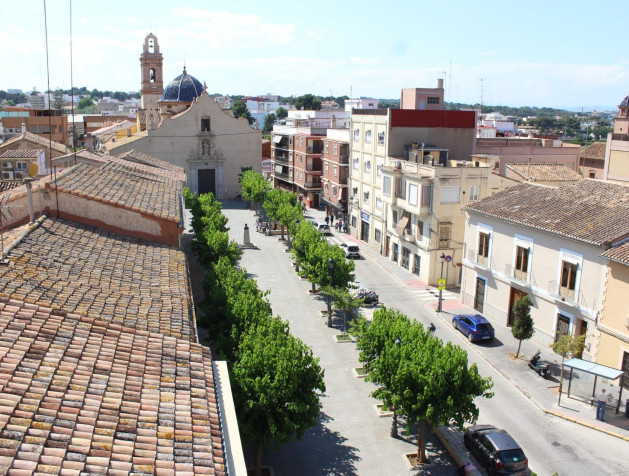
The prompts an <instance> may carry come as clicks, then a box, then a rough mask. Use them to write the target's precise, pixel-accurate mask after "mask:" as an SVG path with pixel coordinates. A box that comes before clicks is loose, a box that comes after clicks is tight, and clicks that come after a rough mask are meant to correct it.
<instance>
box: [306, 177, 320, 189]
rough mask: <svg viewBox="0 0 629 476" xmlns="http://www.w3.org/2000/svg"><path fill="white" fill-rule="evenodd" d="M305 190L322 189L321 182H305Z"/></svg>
mask: <svg viewBox="0 0 629 476" xmlns="http://www.w3.org/2000/svg"><path fill="white" fill-rule="evenodd" d="M304 188H321V180H315V179H313V180H311V181H309V182H304Z"/></svg>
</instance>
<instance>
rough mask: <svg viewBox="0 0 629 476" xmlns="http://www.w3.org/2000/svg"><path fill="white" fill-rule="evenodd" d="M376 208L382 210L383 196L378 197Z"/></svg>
mask: <svg viewBox="0 0 629 476" xmlns="http://www.w3.org/2000/svg"><path fill="white" fill-rule="evenodd" d="M376 208H377V209H378V210H382V197H376Z"/></svg>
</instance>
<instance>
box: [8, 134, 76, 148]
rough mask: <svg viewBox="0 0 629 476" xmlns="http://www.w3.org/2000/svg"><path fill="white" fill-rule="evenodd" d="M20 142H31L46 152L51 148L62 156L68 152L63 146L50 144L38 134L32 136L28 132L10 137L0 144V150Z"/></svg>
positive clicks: (53, 142) (54, 143) (56, 143)
mask: <svg viewBox="0 0 629 476" xmlns="http://www.w3.org/2000/svg"><path fill="white" fill-rule="evenodd" d="M22 141H28V142H32V143H33V144H37V145H39V146H41V147H42V148H43V149H46V150H48V148H49V147H50V148H52V150H56V151H57V152H61V153H64V154H65V153H67V152H68V148H67V147H66V146H65V145H63V144H60V143H59V142H55V141H52V143H51V142H50V140H48V139H46V138H45V137H43V136H40V135H38V134H33V133H32V132H28V131H26V132H23V133H21V134H20V135H18V136H15V137H12V138H11V139H9V140H8V141H5V142H3V143H2V144H0V149H4V148H6V147H8V146H10V145H13V144H16V143H18V142H22Z"/></svg>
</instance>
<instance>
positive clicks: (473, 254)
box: [439, 240, 489, 269]
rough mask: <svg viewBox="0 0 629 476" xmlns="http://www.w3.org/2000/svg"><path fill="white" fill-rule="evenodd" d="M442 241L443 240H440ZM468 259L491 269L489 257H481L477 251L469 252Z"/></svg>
mask: <svg viewBox="0 0 629 476" xmlns="http://www.w3.org/2000/svg"><path fill="white" fill-rule="evenodd" d="M439 241H441V240H439ZM467 259H468V260H469V261H471V262H472V263H474V264H475V265H476V266H479V267H481V268H485V269H489V259H488V258H487V256H482V255H479V254H478V253H477V252H476V251H471V250H470V251H468V252H467Z"/></svg>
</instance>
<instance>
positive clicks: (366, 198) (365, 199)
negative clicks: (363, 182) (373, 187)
mask: <svg viewBox="0 0 629 476" xmlns="http://www.w3.org/2000/svg"><path fill="white" fill-rule="evenodd" d="M363 201H364V202H365V205H369V192H363Z"/></svg>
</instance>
